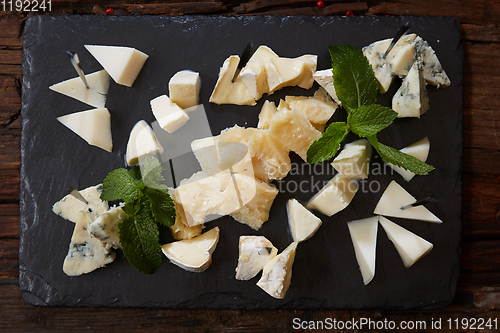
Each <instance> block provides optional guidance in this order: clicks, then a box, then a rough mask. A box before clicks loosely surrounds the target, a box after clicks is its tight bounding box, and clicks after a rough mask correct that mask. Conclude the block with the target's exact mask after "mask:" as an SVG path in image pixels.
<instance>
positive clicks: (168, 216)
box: [144, 187, 176, 227]
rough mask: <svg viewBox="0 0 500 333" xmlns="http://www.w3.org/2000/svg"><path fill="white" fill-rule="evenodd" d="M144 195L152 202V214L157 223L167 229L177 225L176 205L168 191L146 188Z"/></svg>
mask: <svg viewBox="0 0 500 333" xmlns="http://www.w3.org/2000/svg"><path fill="white" fill-rule="evenodd" d="M144 194H146V196H147V197H148V198H149V201H150V202H151V212H152V213H153V217H154V218H155V220H156V222H158V223H160V224H163V225H164V226H166V227H171V226H173V225H174V223H175V215H176V214H175V204H174V201H173V200H172V198H171V197H170V194H169V193H168V190H158V189H154V188H149V187H146V188H145V190H144Z"/></svg>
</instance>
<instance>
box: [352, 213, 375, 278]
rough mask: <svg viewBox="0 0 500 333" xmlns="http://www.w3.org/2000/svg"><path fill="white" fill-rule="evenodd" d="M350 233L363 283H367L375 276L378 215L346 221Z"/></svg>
mask: <svg viewBox="0 0 500 333" xmlns="http://www.w3.org/2000/svg"><path fill="white" fill-rule="evenodd" d="M347 226H348V227H349V233H350V234H351V240H352V244H353V245H354V252H355V253H356V260H357V261H358V265H359V269H360V270H361V275H362V276H363V283H364V284H365V285H367V284H368V283H370V281H371V280H372V279H373V277H374V276H375V254H376V250H377V230H378V216H374V217H369V218H366V219H362V220H356V221H351V222H348V223H347Z"/></svg>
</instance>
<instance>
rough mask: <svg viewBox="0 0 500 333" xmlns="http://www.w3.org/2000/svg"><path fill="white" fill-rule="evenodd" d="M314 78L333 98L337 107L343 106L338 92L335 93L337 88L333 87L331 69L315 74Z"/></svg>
mask: <svg viewBox="0 0 500 333" xmlns="http://www.w3.org/2000/svg"><path fill="white" fill-rule="evenodd" d="M313 78H314V80H315V81H316V82H318V84H319V85H320V86H322V87H323V88H324V89H325V90H326V92H327V93H328V94H329V95H330V96H331V97H332V98H333V100H334V101H335V103H337V105H342V103H341V102H340V100H339V98H338V97H337V92H336V91H335V87H334V85H333V72H332V69H331V68H329V69H323V70H320V71H316V72H314V74H313Z"/></svg>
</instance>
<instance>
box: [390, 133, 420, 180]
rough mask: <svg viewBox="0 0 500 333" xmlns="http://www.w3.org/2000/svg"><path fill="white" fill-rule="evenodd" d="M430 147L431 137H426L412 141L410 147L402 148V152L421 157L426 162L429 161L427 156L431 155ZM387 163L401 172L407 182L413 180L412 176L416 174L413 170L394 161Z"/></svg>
mask: <svg viewBox="0 0 500 333" xmlns="http://www.w3.org/2000/svg"><path fill="white" fill-rule="evenodd" d="M429 149H430V143H429V138H428V137H425V138H423V139H422V140H419V141H417V142H415V143H412V144H411V145H409V146H408V147H405V148H403V149H400V152H402V153H405V154H408V155H410V156H413V157H415V158H417V159H419V160H420V161H422V162H425V161H427V156H429ZM387 165H388V166H390V167H391V168H392V169H394V171H396V172H397V173H399V174H400V175H401V176H402V177H403V179H404V180H406V181H407V182H409V181H410V180H412V178H413V177H414V176H415V174H414V173H413V172H411V171H408V170H406V169H404V168H402V167H399V166H397V165H394V164H392V163H387Z"/></svg>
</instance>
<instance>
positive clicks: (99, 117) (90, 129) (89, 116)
mask: <svg viewBox="0 0 500 333" xmlns="http://www.w3.org/2000/svg"><path fill="white" fill-rule="evenodd" d="M57 120H59V121H60V122H61V124H63V125H64V126H66V127H67V128H69V129H70V130H72V131H73V132H75V133H76V134H78V135H79V136H80V137H81V138H82V139H84V140H85V141H87V143H88V144H89V145H92V146H97V147H99V148H102V149H104V150H106V151H109V152H111V150H112V149H113V140H112V139H111V115H110V114H109V111H108V109H106V108H103V109H92V110H87V111H81V112H76V113H72V114H68V115H66V116H62V117H58V118H57Z"/></svg>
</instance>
